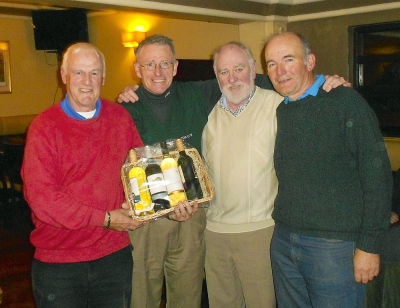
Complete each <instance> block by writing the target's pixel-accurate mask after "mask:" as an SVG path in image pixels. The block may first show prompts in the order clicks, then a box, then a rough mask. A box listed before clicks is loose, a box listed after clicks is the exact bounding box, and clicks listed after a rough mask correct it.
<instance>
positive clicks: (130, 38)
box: [122, 31, 146, 48]
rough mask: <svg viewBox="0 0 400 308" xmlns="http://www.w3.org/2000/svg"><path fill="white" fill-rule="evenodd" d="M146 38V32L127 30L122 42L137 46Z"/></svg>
mask: <svg viewBox="0 0 400 308" xmlns="http://www.w3.org/2000/svg"><path fill="white" fill-rule="evenodd" d="M145 38H146V32H139V31H133V32H125V33H123V34H122V44H123V45H124V47H133V48H136V47H138V45H139V44H140V42H141V41H143V40H144V39H145Z"/></svg>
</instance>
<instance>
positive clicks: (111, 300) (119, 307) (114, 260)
mask: <svg viewBox="0 0 400 308" xmlns="http://www.w3.org/2000/svg"><path fill="white" fill-rule="evenodd" d="M132 270H133V261H132V246H128V247H127V248H124V249H121V250H119V251H117V252H114V253H113V254H111V255H108V256H105V257H103V258H100V259H97V260H93V261H87V262H76V263H44V262H41V261H38V260H36V259H33V261H32V288H33V293H34V296H35V301H36V306H37V308H87V307H93V308H103V307H104V308H111V307H112V308H127V307H130V301H131V294H132Z"/></svg>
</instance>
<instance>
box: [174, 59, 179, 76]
mask: <svg viewBox="0 0 400 308" xmlns="http://www.w3.org/2000/svg"><path fill="white" fill-rule="evenodd" d="M178 64H179V61H178V60H175V63H174V71H173V72H172V76H175V75H176V73H177V72H178Z"/></svg>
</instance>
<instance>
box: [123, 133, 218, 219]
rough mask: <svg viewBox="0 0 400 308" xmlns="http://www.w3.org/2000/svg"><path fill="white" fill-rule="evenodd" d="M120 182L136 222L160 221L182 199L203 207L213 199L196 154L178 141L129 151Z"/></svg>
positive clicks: (212, 193)
mask: <svg viewBox="0 0 400 308" xmlns="http://www.w3.org/2000/svg"><path fill="white" fill-rule="evenodd" d="M121 179H122V184H123V186H124V192H125V199H126V202H127V203H128V204H129V206H130V208H131V209H132V210H133V211H134V216H135V219H138V220H154V219H158V218H162V217H164V216H166V215H167V214H168V213H170V212H171V211H173V210H174V206H176V205H177V204H178V203H179V202H180V201H185V200H188V201H189V203H190V204H192V203H193V202H197V203H198V204H199V207H206V206H207V205H208V201H210V200H211V199H212V198H213V196H214V190H213V188H212V186H211V183H210V179H209V177H208V174H207V171H206V169H205V167H204V163H203V161H202V159H201V156H200V154H199V153H198V151H197V150H196V149H195V148H193V147H191V146H190V145H189V144H186V143H184V142H183V141H182V140H181V139H176V140H167V141H166V142H160V143H157V144H153V145H146V146H144V147H140V148H135V149H131V150H130V151H129V154H128V157H127V159H126V161H125V163H124V165H123V166H122V168H121Z"/></svg>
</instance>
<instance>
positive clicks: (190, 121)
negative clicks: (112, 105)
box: [122, 74, 273, 152]
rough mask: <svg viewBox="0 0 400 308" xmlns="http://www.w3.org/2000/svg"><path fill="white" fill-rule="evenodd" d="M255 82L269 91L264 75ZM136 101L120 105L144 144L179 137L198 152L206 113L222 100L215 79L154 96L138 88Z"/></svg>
mask: <svg viewBox="0 0 400 308" xmlns="http://www.w3.org/2000/svg"><path fill="white" fill-rule="evenodd" d="M255 83H256V85H257V86H259V87H260V88H263V89H268V90H272V89H273V88H272V85H271V82H270V81H269V79H268V77H267V76H265V75H260V74H257V77H256V80H255ZM136 93H137V95H138V96H139V101H137V102H136V103H123V104H122V106H124V107H125V108H126V109H128V111H129V113H130V114H131V116H132V118H133V120H134V121H135V124H136V126H137V128H138V130H139V134H140V136H141V137H142V140H143V142H144V143H145V144H153V143H157V142H160V141H165V140H167V139H176V138H182V139H184V140H185V142H187V143H188V144H190V145H191V146H193V147H195V148H196V149H197V150H198V151H199V152H201V135H202V132H203V129H204V126H205V125H206V123H207V120H208V114H209V113H210V112H211V110H212V109H213V108H214V106H215V104H216V103H217V102H218V100H219V99H220V97H221V90H220V88H219V85H218V82H217V80H216V79H213V80H206V81H197V82H176V81H175V82H173V83H172V85H171V86H170V87H169V89H168V90H167V91H166V92H165V93H163V94H161V95H155V94H152V93H150V92H149V91H147V90H146V89H145V88H144V87H142V86H140V87H139V89H138V90H137V92H136Z"/></svg>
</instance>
